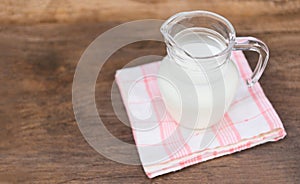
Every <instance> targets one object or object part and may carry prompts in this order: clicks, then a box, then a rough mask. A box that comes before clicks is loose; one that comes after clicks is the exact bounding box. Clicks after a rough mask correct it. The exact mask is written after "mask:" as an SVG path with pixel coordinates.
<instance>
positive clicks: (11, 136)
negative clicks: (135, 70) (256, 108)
mask: <svg viewBox="0 0 300 184" xmlns="http://www.w3.org/2000/svg"><path fill="white" fill-rule="evenodd" d="M11 2H13V1H11ZM91 2H95V1H91ZM107 2H108V1H107ZM128 2H129V1H128ZM52 3H53V1H52ZM68 3H70V2H67V1H63V2H62V3H61V4H59V5H56V6H54V5H51V4H50V5H51V6H50V5H49V7H50V8H48V9H45V14H36V12H37V11H28V12H29V13H28V12H26V11H25V10H24V11H23V12H22V11H20V12H21V13H20V12H18V13H19V14H21V15H27V17H28V22H26V17H25V18H24V17H20V16H19V19H18V15H15V14H13V16H8V13H7V12H8V10H5V11H3V12H4V13H3V14H5V13H6V14H7V18H6V19H5V18H3V17H2V18H1V19H0V21H2V22H3V24H2V25H1V27H0V50H1V52H0V83H1V88H0V96H1V100H0V103H1V106H0V120H1V123H0V136H1V140H0V183H152V182H153V183H299V182H300V136H299V135H300V134H299V133H300V121H299V119H300V116H299V114H300V105H299V104H300V95H299V92H300V64H299V60H300V52H299V48H300V9H299V7H300V5H299V4H300V2H299V1H268V2H262V1H258V0H256V1H246V2H243V3H240V2H237V1H228V2H226V3H225V2H223V3H220V4H219V3H217V2H216V1H205V2H198V3H196V2H193V3H194V4H193V3H185V6H182V7H181V6H180V4H176V3H172V2H170V1H164V2H159V1H151V3H152V4H147V2H142V1H137V2H135V1H132V2H131V1H130V3H131V4H129V5H128V9H127V8H124V11H123V10H122V8H121V6H120V4H117V3H116V4H117V5H114V4H113V3H108V4H107V6H104V5H103V6H104V7H106V8H104V9H103V10H104V11H103V12H104V13H103V12H102V14H101V13H100V14H97V13H96V12H97V11H96V10H97V8H94V9H93V11H92V14H88V16H86V17H85V18H86V20H82V19H80V18H78V17H77V18H76V16H75V15H78V16H80V15H82V12H81V14H80V11H79V10H78V11H77V12H75V13H74V15H73V14H70V15H69V14H68V13H66V14H61V12H64V11H63V10H65V9H64V8H65V7H68ZM134 3H136V4H134ZM230 3H232V4H231V5H230ZM53 4H55V3H53ZM132 4H134V5H132ZM125 5H126V2H124V6H125ZM135 5H136V6H135ZM223 5H224V6H223ZM7 6H8V7H9V6H11V5H9V4H8V5H7ZM226 6H227V7H228V8H226ZM232 6H233V7H232ZM55 7H56V8H55ZM76 7H77V8H78V7H79V6H76ZM107 7H108V8H111V9H110V10H111V11H110V13H109V11H108V10H107ZM114 7H115V9H114ZM147 7H149V9H148V11H147ZM170 7H171V8H170ZM203 7H204V8H203ZM234 7H235V8H234ZM0 8H1V7H0ZM2 8H3V5H2ZM10 8H11V7H10ZM14 8H15V9H18V8H21V5H20V4H18V6H15V7H13V8H11V9H12V10H14V11H13V12H17V11H16V10H15V9H14ZM33 8H34V6H33ZM51 8H52V9H51ZM60 8H61V9H60ZM85 8H86V9H84V10H82V11H86V10H89V8H93V4H92V5H90V6H86V7H85ZM98 8H99V9H100V10H101V7H98ZM141 8H144V9H141ZM145 8H146V9H145ZM268 8H270V10H271V11H268ZM135 9H136V12H137V13H136V14H133V13H132V12H131V14H129V13H128V17H126V13H124V12H129V10H135ZM156 9H157V13H155V12H156V11H155V10H156ZM192 9H208V10H211V11H215V12H218V13H221V14H223V15H225V16H226V17H227V18H228V19H229V20H230V21H231V22H232V23H233V25H234V26H235V28H236V31H237V33H238V35H239V36H241V35H243V36H246V35H252V36H255V37H258V38H260V39H262V40H263V41H265V42H266V43H267V44H268V46H269V48H270V51H271V58H270V61H269V65H268V67H267V69H266V71H265V73H264V75H263V77H262V79H261V80H260V82H261V85H262V87H263V89H264V91H265V93H266V95H267V97H268V98H269V99H270V101H271V103H272V104H273V106H274V108H275V109H276V110H277V112H278V114H279V116H280V117H281V119H282V121H283V123H284V126H285V128H286V131H287V134H288V135H287V136H286V138H285V139H283V140H281V141H279V142H275V143H268V144H264V145H261V146H257V147H255V148H252V149H249V150H247V151H242V152H240V153H236V154H232V155H228V156H224V157H221V158H218V159H214V160H211V161H207V162H204V163H201V164H197V165H194V166H191V167H188V168H185V169H183V170H181V171H179V172H176V173H171V174H167V175H163V176H161V177H157V178H154V179H148V178H147V177H146V176H145V174H144V172H143V170H142V167H141V166H131V165H123V164H120V163H117V162H114V161H111V160H108V159H106V158H105V157H103V156H102V155H100V154H99V153H97V152H96V151H95V150H93V148H92V147H90V146H89V144H88V143H87V142H86V141H85V139H84V137H83V136H82V134H81V133H80V131H79V128H78V126H77V123H76V121H75V118H74V114H73V109H72V93H71V89H72V81H73V76H74V72H75V68H76V64H77V62H78V61H79V58H80V56H81V54H82V53H83V51H84V50H85V49H86V47H87V46H88V45H89V44H90V43H91V42H92V41H93V40H94V39H95V38H96V37H97V36H98V35H100V34H101V33H103V32H104V31H106V30H108V29H109V28H112V27H114V26H116V25H118V24H120V23H122V22H125V20H133V19H141V18H166V17H168V16H170V15H172V14H174V13H175V12H178V11H182V10H192ZM46 10H49V11H46ZM71 10H72V9H71ZM53 11H54V14H51V12H53ZM24 12H25V13H24ZM49 12H50V13H49ZM78 12H79V13H78ZM118 12H119V15H120V16H118ZM22 13H23V14H22ZM26 13H27V14H26ZM76 13H77V14H76ZM109 14H111V15H112V16H111V19H106V18H105V16H108V15H109ZM38 15H45V16H41V17H39V16H38ZM59 15H61V16H59ZM51 16H52V19H50V18H51ZM103 16H104V17H103ZM122 16H123V17H122ZM124 16H125V18H124ZM16 17H17V18H16ZM49 17H50V18H49ZM53 17H54V18H53ZM91 17H94V18H91ZM120 17H121V18H120ZM68 18H69V19H68ZM68 20H70V21H68ZM30 21H31V22H30ZM4 23H5V24H4ZM106 44H110V43H106ZM149 54H156V55H165V45H164V44H163V43H159V42H152V41H144V42H138V43H134V44H130V45H128V46H126V47H123V48H122V49H120V50H119V51H117V52H116V53H115V54H114V55H113V56H112V57H111V58H110V59H109V60H108V61H107V63H106V64H105V66H104V67H103V70H102V72H101V73H100V74H99V77H98V81H97V86H96V102H97V107H98V112H99V114H100V116H101V118H102V120H103V121H104V124H105V125H106V127H107V129H108V130H109V131H110V132H111V133H112V134H113V135H114V136H116V137H117V138H119V139H120V140H122V141H125V142H128V143H134V142H133V138H132V134H131V130H130V128H129V127H126V126H125V125H123V124H122V123H121V122H120V120H118V119H117V117H116V115H115V114H114V111H113V108H112V105H111V101H110V90H111V85H112V82H113V81H114V73H115V70H117V69H120V68H122V67H123V66H124V65H125V64H126V63H128V62H129V61H131V60H132V59H134V58H137V57H140V56H144V55H149ZM246 56H247V58H248V59H249V60H251V61H254V60H255V59H256V57H257V56H256V55H255V54H252V53H246ZM254 64H255V63H254V62H253V63H251V65H252V66H254ZM116 93H117V92H116ZM119 104H120V105H122V103H121V101H120V102H119ZM121 107H122V106H121ZM121 115H122V116H124V117H125V118H126V114H125V112H124V111H122V112H121Z"/></svg>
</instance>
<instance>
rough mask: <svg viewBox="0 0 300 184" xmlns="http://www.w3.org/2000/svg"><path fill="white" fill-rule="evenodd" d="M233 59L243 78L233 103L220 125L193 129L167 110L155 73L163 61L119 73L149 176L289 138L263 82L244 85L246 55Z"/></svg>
mask: <svg viewBox="0 0 300 184" xmlns="http://www.w3.org/2000/svg"><path fill="white" fill-rule="evenodd" d="M232 60H233V61H234V62H235V63H236V64H237V66H238V69H239V72H240V76H241V78H242V79H243V80H241V84H240V88H239V90H238V92H237V94H236V97H235V100H234V102H233V103H232V105H231V107H230V109H229V110H228V112H227V113H226V114H225V116H224V120H223V121H222V122H221V123H220V124H219V125H218V126H213V127H211V128H209V129H207V130H205V131H199V132H197V131H195V132H192V133H191V131H188V130H185V129H184V128H180V126H178V123H177V122H175V121H174V120H173V119H172V117H171V116H170V115H169V114H168V113H167V112H166V111H165V109H164V105H163V102H162V100H161V96H160V92H159V89H158V85H157V80H156V77H155V75H156V74H157V72H158V68H159V64H160V62H153V63H150V64H145V65H141V66H137V67H132V68H124V69H121V70H118V71H117V73H116V81H117V84H118V86H119V89H120V92H121V95H122V99H123V103H124V105H125V107H126V111H127V114H128V117H129V120H130V123H131V127H132V131H133V136H134V140H135V143H136V146H137V149H138V152H139V156H140V160H141V162H142V165H143V168H144V170H145V173H146V175H147V176H148V177H149V178H153V177H156V176H158V175H162V174H165V173H169V172H172V171H177V170H180V169H182V168H184V167H187V166H190V165H193V164H196V163H199V162H204V161H206V160H209V159H213V158H216V157H220V156H223V155H227V154H231V153H234V152H238V151H241V150H244V149H247V148H251V147H254V146H256V145H259V144H263V143H266V142H270V141H278V140H280V139H282V138H284V137H285V135H286V132H285V130H284V127H283V125H282V122H281V120H280V118H279V117H278V115H277V113H276V111H275V110H274V108H273V106H272V105H271V103H270V102H269V100H268V99H267V97H266V96H265V94H264V92H263V90H262V88H261V86H260V84H259V83H256V84H255V85H254V86H253V87H251V88H248V87H247V86H246V84H245V82H244V81H245V79H246V78H249V77H250V76H251V74H252V71H251V69H250V67H249V65H248V62H247V60H246V58H245V57H244V55H243V53H242V52H241V51H235V52H233V53H232ZM207 140H210V141H207Z"/></svg>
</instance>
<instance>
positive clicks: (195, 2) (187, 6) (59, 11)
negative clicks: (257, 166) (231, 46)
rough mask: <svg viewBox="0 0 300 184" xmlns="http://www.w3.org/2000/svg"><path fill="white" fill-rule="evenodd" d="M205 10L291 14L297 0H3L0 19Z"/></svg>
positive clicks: (115, 17)
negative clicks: (86, 0)
mask: <svg viewBox="0 0 300 184" xmlns="http://www.w3.org/2000/svg"><path fill="white" fill-rule="evenodd" d="M197 9H202V10H208V11H213V12H216V13H219V14H221V15H224V16H226V17H228V18H231V17H243V18H249V17H255V16H259V17H263V16H268V15H283V14H285V15H287V14H289V15H293V14H295V13H299V11H300V1H299V0H266V1H261V0H247V1H242V2H241V1H237V0H227V1H218V0H201V1H199V0H189V1H182V0H114V1H111V0H101V1H99V0H89V1H88V3H87V2H85V1H80V0H42V1H41V0H27V1H22V0H3V1H2V2H1V3H0V12H1V13H0V15H1V16H0V22H1V23H6V24H11V23H23V24H33V23H45V22H48V23H49V22H87V21H88V22H90V21H107V20H109V21H128V20H135V19H137V18H138V19H146V18H150V19H165V18H167V17H169V16H171V15H173V14H175V13H177V12H180V11H187V10H189V11H190V10H197Z"/></svg>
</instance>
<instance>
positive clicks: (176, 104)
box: [158, 28, 239, 129]
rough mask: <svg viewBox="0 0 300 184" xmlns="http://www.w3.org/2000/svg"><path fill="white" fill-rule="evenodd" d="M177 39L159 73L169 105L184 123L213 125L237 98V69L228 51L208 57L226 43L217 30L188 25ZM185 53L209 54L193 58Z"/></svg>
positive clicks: (172, 111) (172, 114) (173, 114)
mask: <svg viewBox="0 0 300 184" xmlns="http://www.w3.org/2000/svg"><path fill="white" fill-rule="evenodd" d="M174 40H175V41H176V44H177V46H178V48H177V49H174V50H173V52H172V53H171V54H170V53H169V56H167V57H165V58H164V59H163V61H162V63H161V65H160V69H159V77H158V85H159V89H160V92H161V95H162V97H163V100H164V103H165V106H166V109H167V111H168V112H169V114H170V115H171V116H172V117H173V119H174V120H176V121H177V122H178V123H180V125H182V126H183V127H186V128H191V129H204V128H207V127H210V126H212V125H214V124H216V123H218V122H219V121H220V120H221V118H222V117H223V114H224V113H225V112H226V111H227V110H228V107H229V106H230V104H231V102H232V100H233V98H234V95H235V92H236V89H237V86H238V82H239V81H238V80H239V76H238V70H237V68H236V66H235V64H234V63H233V62H232V61H231V60H229V55H223V56H219V57H212V58H208V57H210V56H214V55H217V54H219V53H221V52H222V51H224V50H225V49H226V47H227V45H226V42H225V41H224V40H222V39H221V36H220V35H218V34H217V33H216V32H212V31H211V30H208V29H203V28H201V29H199V28H198V29H195V28H193V30H191V29H186V30H184V31H182V32H179V33H178V34H177V35H176V36H175V37H174ZM172 49H173V48H172ZM180 49H182V50H180ZM184 52H185V53H184ZM186 54H188V55H190V56H192V57H195V58H197V57H201V58H203V57H207V58H205V59H190V58H188V57H186ZM174 55H175V56H180V58H183V59H177V58H176V57H172V56H174ZM170 56H171V57H170Z"/></svg>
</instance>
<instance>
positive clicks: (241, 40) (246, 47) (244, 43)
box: [233, 37, 269, 87]
mask: <svg viewBox="0 0 300 184" xmlns="http://www.w3.org/2000/svg"><path fill="white" fill-rule="evenodd" d="M233 50H242V51H255V52H257V53H258V54H259V58H258V62H257V65H256V67H255V69H254V71H253V74H252V76H251V78H249V79H247V80H246V82H247V85H248V87H251V86H253V85H254V84H255V83H256V82H257V81H258V80H259V79H260V77H261V75H262V73H263V72H264V70H265V68H266V66H267V63H268V60H269V49H268V47H267V45H266V44H265V43H264V42H262V41H261V40H259V39H257V38H254V37H237V38H236V43H235V45H234V46H233Z"/></svg>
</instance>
